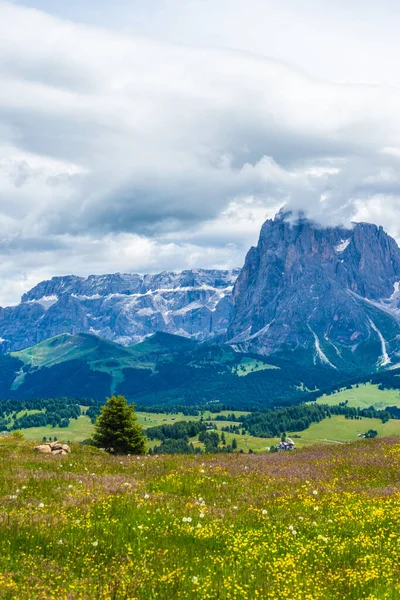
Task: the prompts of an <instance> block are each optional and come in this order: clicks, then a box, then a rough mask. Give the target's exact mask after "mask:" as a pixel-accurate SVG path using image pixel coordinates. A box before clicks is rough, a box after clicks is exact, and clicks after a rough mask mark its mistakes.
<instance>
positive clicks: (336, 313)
mask: <svg viewBox="0 0 400 600" xmlns="http://www.w3.org/2000/svg"><path fill="white" fill-rule="evenodd" d="M287 217H288V215H285V214H278V215H277V216H276V217H275V219H274V220H269V221H267V222H266V223H265V224H264V225H263V227H262V230H261V234H260V239H259V242H258V246H257V247H256V248H254V247H253V248H251V249H250V251H249V253H248V254H247V257H246V261H245V265H244V267H243V270H242V272H241V274H240V276H239V277H238V279H237V282H236V284H235V288H234V292H233V313H232V323H231V326H230V328H229V330H228V339H229V340H230V342H231V343H232V344H237V345H238V346H239V347H240V348H241V349H246V350H255V351H258V352H261V353H263V354H288V353H291V354H292V355H293V357H296V359H298V360H299V359H300V360H303V361H310V360H312V361H313V362H315V363H316V362H319V363H321V362H322V363H324V364H327V365H331V366H334V367H337V368H345V367H349V366H351V365H352V366H356V365H359V366H361V365H362V367H363V368H373V367H374V366H375V365H381V366H382V365H385V366H387V365H389V363H390V362H398V358H397V356H398V352H399V349H400V343H399V338H398V336H399V335H400V328H399V320H398V314H397V313H398V307H399V306H398V299H397V296H398V295H400V294H399V293H398V288H399V283H398V282H399V281H400V250H399V248H398V246H397V244H396V242H395V240H394V239H393V238H391V237H390V236H388V235H387V234H386V233H385V232H384V230H383V229H382V228H381V227H379V228H378V227H376V226H375V225H370V224H365V223H359V224H356V225H354V227H353V228H352V229H344V228H340V227H335V228H321V227H318V226H316V225H315V224H313V223H312V222H310V221H308V220H306V219H299V220H297V221H295V222H294V223H292V224H291V223H290V220H288V218H287Z"/></svg>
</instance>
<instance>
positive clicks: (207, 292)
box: [0, 269, 239, 353]
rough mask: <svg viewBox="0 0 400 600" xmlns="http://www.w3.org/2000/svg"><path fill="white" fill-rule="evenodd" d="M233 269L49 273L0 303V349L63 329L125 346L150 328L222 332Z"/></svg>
mask: <svg viewBox="0 0 400 600" xmlns="http://www.w3.org/2000/svg"><path fill="white" fill-rule="evenodd" d="M238 274H239V270H238V269H236V270H232V271H219V270H203V269H193V270H191V271H183V272H182V273H171V272H164V273H160V274H158V275H136V274H120V273H117V274H114V275H101V276H96V275H91V276H90V277H76V276H66V277H53V279H51V280H50V281H43V282H41V283H39V284H38V285H37V286H36V287H34V288H33V289H32V290H30V291H29V292H28V293H26V294H24V295H23V297H22V299H21V303H20V304H18V305H17V306H11V307H6V308H0V351H1V352H3V353H5V352H10V351H14V350H21V349H23V348H26V347H29V346H32V345H34V344H37V343H39V342H41V341H43V340H46V339H48V338H51V337H54V336H56V335H59V334H61V333H70V334H76V333H82V332H86V333H93V334H96V335H98V336H101V337H103V338H105V339H108V340H112V341H115V342H118V343H121V344H125V345H129V344H133V343H135V342H139V341H141V340H143V339H144V338H145V337H146V336H148V335H151V334H153V333H155V332H156V331H165V332H168V333H173V334H179V335H182V336H186V337H193V338H195V339H198V340H203V339H206V338H210V337H213V336H215V335H218V334H221V333H225V331H226V328H227V327H228V325H229V322H230V316H231V294H232V288H233V284H234V283H235V280H236V278H237V276H238Z"/></svg>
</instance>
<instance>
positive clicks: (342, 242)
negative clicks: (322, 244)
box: [335, 238, 351, 253]
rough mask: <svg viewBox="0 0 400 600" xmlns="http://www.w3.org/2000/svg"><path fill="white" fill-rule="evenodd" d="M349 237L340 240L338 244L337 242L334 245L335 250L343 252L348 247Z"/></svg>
mask: <svg viewBox="0 0 400 600" xmlns="http://www.w3.org/2000/svg"><path fill="white" fill-rule="evenodd" d="M350 242H351V239H350V238H348V239H347V240H340V244H338V245H337V246H335V252H339V253H340V252H344V251H345V250H346V248H347V247H348V245H349V244H350Z"/></svg>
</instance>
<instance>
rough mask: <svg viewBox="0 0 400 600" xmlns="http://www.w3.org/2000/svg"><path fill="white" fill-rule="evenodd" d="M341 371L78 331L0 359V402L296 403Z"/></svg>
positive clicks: (187, 342)
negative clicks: (128, 342)
mask: <svg viewBox="0 0 400 600" xmlns="http://www.w3.org/2000/svg"><path fill="white" fill-rule="evenodd" d="M338 380H339V375H337V376H336V378H335V377H333V378H332V374H331V373H330V371H329V370H328V369H326V368H325V367H311V368H309V367H307V368H303V367H301V366H297V365H293V364H290V363H289V362H287V361H284V360H279V359H269V358H268V359H266V358H265V357H261V356H258V355H256V354H250V353H238V352H236V351H235V350H234V349H233V348H232V347H231V346H228V345H217V344H214V343H213V342H198V341H196V340H192V339H187V338H185V337H180V336H174V335H171V334H167V333H157V334H155V335H153V336H151V337H148V338H147V339H146V340H145V341H144V342H141V343H139V344H135V345H134V346H131V347H126V346H122V345H119V344H116V343H114V342H111V341H109V340H104V339H101V338H99V337H97V336H94V335H90V334H86V333H81V334H77V335H70V334H61V335H59V336H56V337H54V338H51V339H48V340H45V341H43V342H40V343H39V344H37V345H36V346H33V347H32V348H28V349H25V350H22V351H19V352H14V353H12V354H11V355H9V354H6V355H1V356H0V401H1V400H5V399H13V398H16V399H19V400H21V399H26V400H29V399H35V398H55V397H69V398H81V399H85V398H91V399H95V400H100V401H104V399H105V397H106V396H110V395H111V394H112V393H117V394H124V395H125V396H126V397H127V398H128V399H129V400H132V401H135V402H136V403H137V404H140V405H153V406H154V405H168V404H169V405H178V404H181V405H200V404H201V405H204V404H205V403H215V402H217V403H224V404H228V405H230V406H237V407H241V408H243V407H244V406H250V407H252V406H274V405H282V404H285V403H292V402H297V401H299V400H300V399H302V398H303V399H306V398H307V397H308V396H309V392H308V391H307V390H309V389H310V390H311V389H317V388H321V389H322V388H325V387H327V386H329V385H331V384H332V382H333V381H338Z"/></svg>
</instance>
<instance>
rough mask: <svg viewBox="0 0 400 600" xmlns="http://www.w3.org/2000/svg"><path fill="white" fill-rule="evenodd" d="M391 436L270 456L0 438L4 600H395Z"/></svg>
mask: <svg viewBox="0 0 400 600" xmlns="http://www.w3.org/2000/svg"><path fill="white" fill-rule="evenodd" d="M399 464H400V438H388V439H376V440H366V441H361V442H357V443H353V444H346V445H338V444H332V445H325V446H323V445H315V446H312V447H309V448H305V449H303V450H299V451H298V452H292V453H279V454H269V455H260V454H259V455H255V454H253V455H245V454H242V455H240V454H233V455H213V456H211V455H202V456H193V455H192V456H178V455H175V456H158V457H157V456H156V457H148V456H147V457H135V456H126V457H112V456H109V455H107V454H105V453H103V452H101V451H99V450H96V449H94V448H90V447H83V446H81V445H79V444H72V452H71V454H69V455H68V456H65V457H62V458H60V457H54V456H46V455H37V454H35V453H34V451H33V444H32V443H29V442H27V441H26V440H16V439H13V438H3V439H1V440H0V505H1V506H0V520H1V533H2V535H1V536H0V598H1V599H4V600H13V599H14V598H23V599H24V600H37V599H46V600H47V599H51V598H57V599H58V600H92V599H93V600H94V599H99V600H120V599H121V600H122V599H124V600H128V599H130V600H134V599H135V600H171V599H175V598H186V599H193V600H196V599H197V600H254V599H257V598H259V599H262V600H277V599H278V598H279V599H280V598H282V599H283V598H285V599H290V600H336V599H338V600H339V599H340V600H341V599H343V598H345V599H346V600H360V599H362V598H365V599H368V600H384V599H387V600H396V599H398V598H400V563H399V551H400V545H399V544H400V538H399V531H400V480H399Z"/></svg>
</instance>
